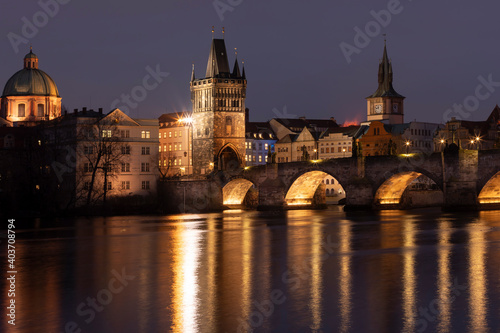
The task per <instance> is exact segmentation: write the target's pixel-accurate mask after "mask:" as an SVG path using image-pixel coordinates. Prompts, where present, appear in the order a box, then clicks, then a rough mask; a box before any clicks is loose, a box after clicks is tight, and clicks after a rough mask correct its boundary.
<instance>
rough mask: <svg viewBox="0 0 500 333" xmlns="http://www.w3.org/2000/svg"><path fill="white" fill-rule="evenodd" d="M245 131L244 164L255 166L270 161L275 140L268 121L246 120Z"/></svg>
mask: <svg viewBox="0 0 500 333" xmlns="http://www.w3.org/2000/svg"><path fill="white" fill-rule="evenodd" d="M245 132H246V133H245V137H246V140H245V164H246V165H247V166H255V165H263V164H266V163H270V162H272V161H273V156H274V153H275V144H276V141H277V140H276V136H275V135H274V133H273V131H272V129H271V128H270V126H269V123H259V122H247V124H246V130H245ZM274 159H275V161H276V158H275V157H274Z"/></svg>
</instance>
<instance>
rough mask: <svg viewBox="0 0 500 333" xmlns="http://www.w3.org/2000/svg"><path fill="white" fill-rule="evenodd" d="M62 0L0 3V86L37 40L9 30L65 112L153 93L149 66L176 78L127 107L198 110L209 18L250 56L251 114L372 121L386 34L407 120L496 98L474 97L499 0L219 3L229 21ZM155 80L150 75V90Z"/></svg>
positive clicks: (495, 70)
mask: <svg viewBox="0 0 500 333" xmlns="http://www.w3.org/2000/svg"><path fill="white" fill-rule="evenodd" d="M55 1H56V0H42V1H41V2H42V3H44V2H46V3H53V2H55ZM59 1H61V2H64V3H66V4H64V5H59V8H58V12H57V13H56V14H55V15H52V16H53V17H50V16H48V15H45V14H42V11H43V9H42V7H41V6H40V4H39V2H38V1H28V0H16V1H9V2H7V1H3V2H2V4H1V5H0V13H2V16H1V19H0V35H1V36H2V37H1V44H0V50H1V54H2V57H1V65H0V82H2V87H3V85H4V84H5V83H6V81H7V80H8V79H9V77H10V76H11V75H12V74H14V73H15V72H16V71H17V70H19V69H21V68H22V58H23V56H24V55H25V54H26V53H27V52H28V51H29V44H24V43H19V44H18V45H17V46H16V47H13V43H11V41H10V40H9V36H10V37H11V38H12V37H13V36H14V34H15V35H17V36H20V37H22V38H24V37H28V38H26V39H28V40H29V41H30V42H31V43H32V44H33V51H34V53H36V54H37V55H38V57H39V61H40V69H42V70H44V71H46V72H47V73H48V74H49V75H50V76H51V77H52V78H53V79H54V80H55V82H56V84H57V86H58V88H59V92H60V94H61V96H62V98H63V100H62V102H63V104H64V105H65V106H66V107H67V108H68V110H73V109H74V108H79V109H81V108H82V107H84V106H86V107H89V108H90V107H92V108H98V107H103V108H104V110H106V111H109V110H110V109H111V107H112V106H114V105H116V103H114V105H113V102H114V101H115V100H116V99H120V96H121V95H122V94H130V93H131V92H132V91H135V92H136V93H140V92H141V89H142V92H144V91H146V90H144V89H143V88H141V87H143V83H142V82H143V79H144V77H145V76H146V75H148V70H146V68H147V67H148V66H149V68H151V69H155V68H157V66H159V69H160V71H161V72H168V73H169V75H168V77H160V78H159V79H160V80H161V83H160V84H159V85H157V87H155V88H151V90H148V91H147V96H145V98H143V97H144V96H141V95H136V96H139V97H140V100H132V102H138V103H137V106H135V107H131V108H130V110H129V114H130V115H131V116H132V117H137V118H156V117H158V116H159V115H160V114H162V113H165V112H176V111H182V110H186V109H187V110H190V109H191V101H190V93H189V78H190V75H191V63H192V62H194V63H195V66H196V74H197V77H200V76H201V75H204V72H205V68H206V62H207V57H208V52H209V47H210V40H211V26H212V25H214V26H215V27H216V36H217V37H221V35H222V34H221V29H222V27H223V26H224V27H225V30H226V34H225V39H226V47H227V49H228V53H229V54H230V57H229V60H230V63H231V66H232V64H233V63H234V52H233V48H234V47H237V48H238V58H239V60H241V59H244V60H245V68H246V74H247V79H248V89H247V107H249V108H250V114H251V116H250V119H251V120H252V121H264V120H268V119H270V118H272V117H279V116H283V115H285V116H288V117H293V116H294V115H296V116H306V117H309V118H328V117H331V116H334V117H335V118H336V119H337V120H338V121H339V122H343V121H344V120H346V119H353V118H355V117H357V118H358V120H365V118H366V110H365V108H366V101H365V99H364V98H365V97H366V96H368V95H370V94H372V93H373V92H374V91H375V90H376V88H377V69H378V61H379V59H380V58H381V57H382V50H383V36H382V34H383V33H387V35H388V37H387V47H388V52H389V57H390V58H391V59H392V61H393V67H394V88H395V89H396V91H397V92H398V93H400V94H402V95H404V96H406V97H407V98H406V100H405V108H406V112H405V120H406V121H411V120H414V119H417V120H420V121H430V122H443V114H445V111H446V110H447V109H449V108H451V107H452V106H453V104H464V102H465V104H467V105H468V106H466V109H465V112H462V118H463V119H467V120H483V119H486V117H487V116H488V115H489V113H490V112H491V110H492V109H493V107H494V106H495V104H497V103H499V104H500V87H497V86H500V83H499V84H497V86H495V84H493V85H491V84H490V85H489V86H488V87H484V84H483V87H482V88H479V90H478V92H476V90H477V89H476V88H477V87H478V85H480V84H481V81H480V80H479V79H478V77H480V76H482V77H483V78H484V79H485V80H486V81H488V77H489V76H491V80H492V81H494V82H500V64H499V59H500V47H499V46H498V42H499V39H498V13H499V12H500V3H498V2H496V1H491V0H478V1H457V0H453V1H452V0H442V1H423V0H413V1H410V0H404V1H403V0H402V1H400V2H399V4H398V2H397V1H394V0H391V1H373V0H370V1H368V0H364V1H355V0H339V1H331V0H328V1H327V0H324V1H297V0H287V1H285V0H280V1H269V0H265V1H264V0H218V1H217V2H216V3H219V4H226V6H229V7H227V8H230V9H231V11H230V10H227V11H225V12H224V13H222V18H223V20H221V16H220V15H219V14H218V13H217V11H216V10H215V8H214V2H213V1H212V0H208V1H207V0H203V1H202V0H182V1H181V0H167V1H158V0H155V1H151V0H145V1H141V2H140V5H139V2H138V1H129V0H122V1H113V2H108V1H96V0H86V1H82V0H70V1H68V0H59ZM388 7H390V8H391V10H392V11H393V14H391V17H390V22H389V23H388V24H385V23H384V25H385V27H381V24H380V23H375V24H374V22H375V19H374V16H373V15H372V14H371V12H372V11H374V12H379V11H380V10H387V8H388ZM23 17H25V20H27V21H29V22H32V23H33V22H34V17H35V21H36V20H38V21H36V22H37V24H38V25H40V27H39V28H37V29H38V31H37V32H36V33H33V32H32V31H25V32H24V35H23V31H22V29H23V26H24V25H26V24H25V23H24V22H23ZM47 17H49V19H48V20H47V21H48V22H43V21H44V18H47ZM371 21H373V22H372V23H370V22H371ZM367 24H368V26H369V27H371V28H372V29H374V30H372V31H373V33H372V35H373V37H369V40H368V41H365V44H366V45H362V47H359V48H358V49H359V50H358V52H359V53H354V54H352V56H351V62H350V63H348V62H347V61H346V58H345V56H344V55H343V53H342V51H341V48H340V46H339V45H340V44H341V43H342V42H345V43H347V44H350V45H353V46H356V44H355V42H354V37H355V34H356V33H355V31H354V28H355V27H359V28H360V29H361V30H363V31H364V30H365V27H366V26H367ZM377 27H381V30H380V32H378V31H376V29H377ZM25 30H26V29H25ZM29 33H31V34H32V35H33V36H29ZM358 46H360V45H359V44H358ZM16 48H18V52H17V53H16ZM154 83H155V81H148V84H149V87H152V86H153V85H154ZM134 89H135V90H134ZM121 104H123V103H119V105H121ZM273 110H274V111H273ZM284 110H286V113H285V112H284ZM467 110H470V112H469V111H467ZM447 114H448V115H451V116H458V115H459V113H457V112H455V111H453V112H448V113H447Z"/></svg>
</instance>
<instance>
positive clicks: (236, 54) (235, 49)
mask: <svg viewBox="0 0 500 333" xmlns="http://www.w3.org/2000/svg"><path fill="white" fill-rule="evenodd" d="M234 55H235V56H238V48H237V47H235V48H234Z"/></svg>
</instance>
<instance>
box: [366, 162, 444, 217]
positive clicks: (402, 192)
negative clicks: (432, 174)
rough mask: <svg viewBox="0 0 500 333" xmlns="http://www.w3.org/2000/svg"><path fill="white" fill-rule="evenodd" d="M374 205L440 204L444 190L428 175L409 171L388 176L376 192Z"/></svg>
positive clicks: (387, 207)
mask: <svg viewBox="0 0 500 333" xmlns="http://www.w3.org/2000/svg"><path fill="white" fill-rule="evenodd" d="M374 201H375V202H374V206H375V207H376V208H380V209H402V208H417V207H429V206H440V205H442V204H443V192H442V190H441V189H440V188H439V186H438V185H437V184H436V183H435V182H434V181H433V180H432V179H430V178H429V177H427V176H426V175H424V174H422V173H420V172H417V171H407V172H401V173H398V174H395V175H393V176H391V177H390V178H388V179H387V180H386V181H385V182H384V183H383V184H382V185H381V186H380V187H379V188H378V189H377V192H376V193H375V198H374Z"/></svg>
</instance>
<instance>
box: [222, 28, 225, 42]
mask: <svg viewBox="0 0 500 333" xmlns="http://www.w3.org/2000/svg"><path fill="white" fill-rule="evenodd" d="M224 33H225V30H224V27H222V39H224Z"/></svg>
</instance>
